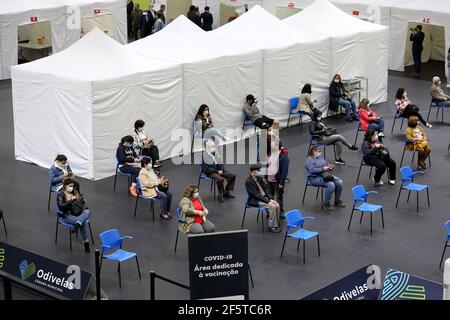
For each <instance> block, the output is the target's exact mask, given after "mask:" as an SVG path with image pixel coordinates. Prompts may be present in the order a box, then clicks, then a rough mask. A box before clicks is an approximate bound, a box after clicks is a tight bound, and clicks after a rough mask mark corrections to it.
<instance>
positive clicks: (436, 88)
mask: <svg viewBox="0 0 450 320" xmlns="http://www.w3.org/2000/svg"><path fill="white" fill-rule="evenodd" d="M441 83H442V82H441V78H439V77H433V84H432V86H431V88H430V95H431V98H432V99H433V101H434V102H435V103H436V104H437V105H438V106H439V107H442V108H448V107H450V96H449V95H447V94H445V92H444V90H442V88H441Z"/></svg>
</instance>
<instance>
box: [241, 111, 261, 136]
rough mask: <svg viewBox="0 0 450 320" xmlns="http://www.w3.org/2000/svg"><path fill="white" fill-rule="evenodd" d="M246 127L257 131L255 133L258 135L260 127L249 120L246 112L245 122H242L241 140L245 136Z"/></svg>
mask: <svg viewBox="0 0 450 320" xmlns="http://www.w3.org/2000/svg"><path fill="white" fill-rule="evenodd" d="M246 127H247V128H254V129H255V132H254V133H256V130H257V129H258V127H257V126H256V125H255V124H254V123H253V122H251V121H250V119H249V118H248V116H247V114H246V113H245V112H244V121H243V122H242V133H241V139H242V137H243V135H244V131H245V128H246Z"/></svg>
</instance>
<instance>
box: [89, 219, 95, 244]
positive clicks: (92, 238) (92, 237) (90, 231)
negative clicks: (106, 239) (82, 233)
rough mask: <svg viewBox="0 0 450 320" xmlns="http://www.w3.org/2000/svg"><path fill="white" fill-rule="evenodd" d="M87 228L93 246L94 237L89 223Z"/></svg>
mask: <svg viewBox="0 0 450 320" xmlns="http://www.w3.org/2000/svg"><path fill="white" fill-rule="evenodd" d="M88 227H89V233H90V235H91V241H92V244H95V243H94V236H93V235H92V228H91V223H90V222H88Z"/></svg>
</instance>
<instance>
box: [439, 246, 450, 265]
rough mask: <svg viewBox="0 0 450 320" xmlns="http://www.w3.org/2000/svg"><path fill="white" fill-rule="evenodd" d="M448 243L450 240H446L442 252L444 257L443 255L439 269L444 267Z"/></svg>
mask: <svg viewBox="0 0 450 320" xmlns="http://www.w3.org/2000/svg"><path fill="white" fill-rule="evenodd" d="M447 244H448V240H447V241H445V245H444V251H443V252H442V257H441V262H439V269H440V268H441V267H442V261H444V255H445V251H446V250H447Z"/></svg>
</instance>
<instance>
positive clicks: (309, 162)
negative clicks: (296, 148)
mask: <svg viewBox="0 0 450 320" xmlns="http://www.w3.org/2000/svg"><path fill="white" fill-rule="evenodd" d="M305 168H306V172H307V175H308V181H309V183H310V184H311V185H313V186H317V187H323V188H325V200H324V202H323V206H324V208H326V209H331V205H330V201H331V197H332V195H333V193H334V194H335V195H334V199H335V200H334V206H335V207H340V208H343V207H345V204H344V203H343V202H342V200H341V194H342V187H343V184H344V182H343V181H342V180H341V179H339V178H338V177H336V176H334V175H332V174H325V173H331V171H333V169H334V167H333V166H332V165H331V164H329V163H328V162H327V160H325V159H324V158H323V157H322V153H321V151H320V148H319V147H317V146H315V147H313V148H312V149H311V151H310V152H309V154H308V157H307V158H306V161H305ZM325 176H330V178H331V180H330V181H325V180H326V178H325Z"/></svg>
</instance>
